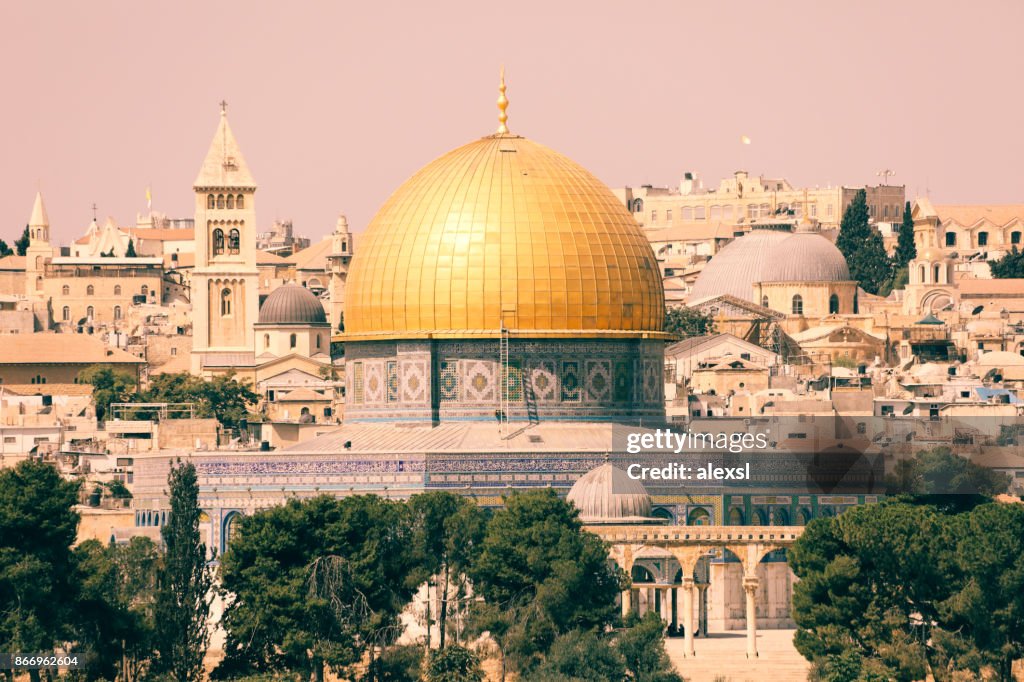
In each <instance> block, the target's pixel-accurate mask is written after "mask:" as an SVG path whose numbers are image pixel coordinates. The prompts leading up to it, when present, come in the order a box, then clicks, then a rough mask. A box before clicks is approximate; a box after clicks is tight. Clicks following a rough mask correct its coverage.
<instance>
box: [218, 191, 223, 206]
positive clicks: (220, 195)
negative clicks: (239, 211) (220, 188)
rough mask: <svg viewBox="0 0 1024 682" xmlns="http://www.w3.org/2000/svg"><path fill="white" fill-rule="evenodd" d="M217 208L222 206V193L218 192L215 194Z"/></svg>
mask: <svg viewBox="0 0 1024 682" xmlns="http://www.w3.org/2000/svg"><path fill="white" fill-rule="evenodd" d="M217 208H224V195H223V194H218V195H217Z"/></svg>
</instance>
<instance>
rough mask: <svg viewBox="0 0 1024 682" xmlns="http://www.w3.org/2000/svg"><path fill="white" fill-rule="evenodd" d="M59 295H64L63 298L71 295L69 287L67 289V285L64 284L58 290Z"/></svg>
mask: <svg viewBox="0 0 1024 682" xmlns="http://www.w3.org/2000/svg"><path fill="white" fill-rule="evenodd" d="M60 293H61V294H62V295H64V296H70V295H71V287H69V286H68V285H67V284H65V285H64V286H62V287H61V288H60Z"/></svg>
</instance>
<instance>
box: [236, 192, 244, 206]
mask: <svg viewBox="0 0 1024 682" xmlns="http://www.w3.org/2000/svg"><path fill="white" fill-rule="evenodd" d="M235 208H245V197H244V195H242V194H239V195H238V196H237V197H236V198H235Z"/></svg>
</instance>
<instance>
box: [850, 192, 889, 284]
mask: <svg viewBox="0 0 1024 682" xmlns="http://www.w3.org/2000/svg"><path fill="white" fill-rule="evenodd" d="M836 246H837V247H838V248H839V250H840V251H841V252H842V254H843V256H844V257H845V258H846V263H847V265H848V266H849V267H850V276H851V277H852V278H853V279H855V280H856V281H857V283H858V284H859V285H860V287H861V288H862V289H864V291H866V292H868V293H869V294H875V293H878V290H879V289H880V288H881V287H882V286H883V285H884V284H885V283H886V282H888V281H889V280H890V279H891V277H892V264H891V263H890V261H889V256H888V255H887V254H886V253H885V244H884V243H883V241H882V235H881V234H880V233H879V232H878V230H876V229H875V228H874V227H872V226H871V224H870V222H869V218H868V204H867V193H866V192H865V191H864V190H858V191H857V194H855V195H854V197H853V201H852V202H850V205H849V206H848V207H847V209H846V212H845V213H844V214H843V221H842V223H840V226H839V237H838V239H836Z"/></svg>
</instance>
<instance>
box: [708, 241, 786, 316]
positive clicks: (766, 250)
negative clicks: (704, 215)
mask: <svg viewBox="0 0 1024 682" xmlns="http://www.w3.org/2000/svg"><path fill="white" fill-rule="evenodd" d="M791 236H793V235H792V234H791V233H789V232H781V231H778V230H752V231H751V232H749V233H748V234H746V235H744V236H742V237H737V238H736V239H734V240H733V241H731V242H730V243H728V244H726V245H725V247H724V248H723V249H722V250H721V251H719V252H718V253H716V254H715V255H714V257H712V258H711V260H710V261H709V262H708V264H707V265H705V266H704V270H703V271H702V272H701V273H700V276H699V277H697V281H696V282H695V283H694V285H693V291H692V292H691V293H690V300H691V301H699V300H701V299H704V298H710V297H712V296H721V295H723V294H729V295H731V296H735V297H736V298H739V299H742V300H744V301H753V299H754V283H755V282H762V281H764V280H763V279H761V271H762V270H763V269H764V267H765V265H766V264H767V263H769V262H770V260H771V258H772V252H773V251H774V247H775V246H776V245H778V244H780V243H782V242H783V241H785V240H786V239H789V238H790V237H791Z"/></svg>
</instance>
